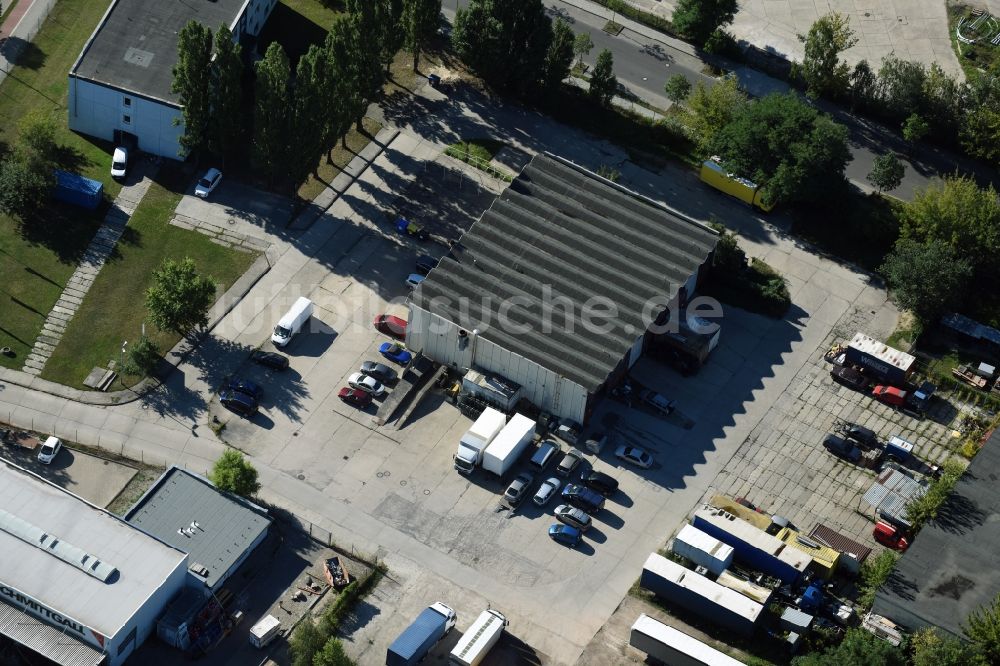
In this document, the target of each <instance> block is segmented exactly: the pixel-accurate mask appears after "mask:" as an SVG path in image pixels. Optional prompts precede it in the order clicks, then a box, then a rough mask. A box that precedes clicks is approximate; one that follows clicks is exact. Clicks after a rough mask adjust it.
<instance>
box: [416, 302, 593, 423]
mask: <svg viewBox="0 0 1000 666" xmlns="http://www.w3.org/2000/svg"><path fill="white" fill-rule="evenodd" d="M460 330H462V329H461V327H459V326H458V325H456V324H455V323H453V322H450V321H448V320H446V319H444V318H442V317H439V316H438V315H435V314H431V313H430V312H428V311H427V310H424V309H422V308H419V307H417V306H415V305H414V304H412V303H410V313H409V321H408V324H407V332H406V346H407V348H409V349H411V350H413V351H415V352H416V351H418V352H421V353H423V355H424V356H427V357H428V358H431V359H433V360H435V361H437V362H438V363H441V364H443V365H448V366H452V365H453V366H455V367H458V368H459V369H461V370H463V371H465V370H469V369H470V368H472V367H475V368H476V369H478V370H482V371H484V372H487V373H490V372H493V373H497V374H499V375H503V376H504V377H506V378H507V379H509V380H511V381H512V382H516V383H518V384H520V385H521V387H522V389H523V396H524V397H525V398H526V399H527V400H528V401H530V402H532V403H534V404H535V405H538V407H540V408H541V409H542V410H544V411H547V412H550V413H551V414H554V415H556V416H559V417H560V418H568V419H573V420H574V421H577V422H578V423H582V422H583V421H584V415H585V414H586V411H587V390H586V389H585V388H584V387H583V386H580V385H579V384H577V383H576V382H573V381H570V380H569V379H567V378H565V377H563V376H561V375H559V374H557V373H555V372H552V371H551V370H549V369H547V368H543V367H542V366H540V365H539V364H538V363H535V362H534V361H531V360H529V359H527V358H525V357H523V356H521V355H519V354H515V353H514V352H512V351H510V350H508V349H504V348H503V347H501V346H500V345H497V344H496V343H493V342H490V341H489V340H484V339H483V338H481V337H479V338H477V339H475V340H473V336H472V331H468V333H469V335H468V336H466V338H465V340H464V341H463V340H462V338H461V336H459V334H458V332H459V331H460ZM473 352H474V353H475V358H473Z"/></svg>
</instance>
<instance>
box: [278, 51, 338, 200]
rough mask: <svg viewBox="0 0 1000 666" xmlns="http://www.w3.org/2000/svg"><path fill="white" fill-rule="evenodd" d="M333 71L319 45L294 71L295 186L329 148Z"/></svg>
mask: <svg viewBox="0 0 1000 666" xmlns="http://www.w3.org/2000/svg"><path fill="white" fill-rule="evenodd" d="M330 70H331V67H330V64H329V54H328V52H327V51H326V49H324V48H322V47H320V46H317V45H316V44H312V45H310V46H309V50H308V51H306V52H305V54H303V56H302V57H301V58H299V64H298V66H297V67H296V69H295V87H294V95H293V97H294V100H293V104H292V122H291V125H292V130H293V131H292V136H294V137H295V149H294V150H290V151H289V154H288V158H289V170H290V171H291V174H292V181H293V182H296V183H298V182H301V181H302V180H304V179H305V178H306V177H307V176H308V175H309V172H310V171H312V170H313V168H314V167H315V166H316V162H317V160H319V158H320V156H321V155H322V154H323V152H324V149H325V148H326V147H327V146H328V145H330V144H329V139H330V134H329V130H328V128H327V112H328V110H327V108H326V107H327V105H329V104H330V98H329V92H330V84H331V78H330V76H331V72H330Z"/></svg>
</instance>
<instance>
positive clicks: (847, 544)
mask: <svg viewBox="0 0 1000 666" xmlns="http://www.w3.org/2000/svg"><path fill="white" fill-rule="evenodd" d="M809 537H810V538H811V539H813V540H814V541H816V542H817V543H821V544H823V545H824V546H827V547H829V548H833V549H834V550H836V551H837V552H839V553H840V560H839V564H840V567H841V568H843V569H844V570H846V571H848V572H850V573H855V574H856V573H858V572H859V571H861V563H862V562H864V561H865V560H866V559H868V556H869V555H871V552H872V549H871V547H869V546H866V545H864V544H862V543H858V542H857V541H855V540H854V539H850V538H848V537H845V536H844V535H843V534H841V533H840V532H837V531H836V530H834V529H833V528H831V527H827V526H826V525H823V524H822V523H820V524H818V525H816V527H814V528H813V530H812V532H810V533H809Z"/></svg>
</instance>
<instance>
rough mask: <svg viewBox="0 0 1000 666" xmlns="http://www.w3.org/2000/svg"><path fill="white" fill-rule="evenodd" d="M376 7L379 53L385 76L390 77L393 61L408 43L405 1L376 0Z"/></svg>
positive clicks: (380, 82)
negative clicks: (404, 23) (404, 19)
mask: <svg viewBox="0 0 1000 666" xmlns="http://www.w3.org/2000/svg"><path fill="white" fill-rule="evenodd" d="M368 1H369V2H371V0H368ZM374 6H375V9H376V12H375V20H376V21H377V23H376V25H377V27H378V39H379V53H380V55H381V57H382V62H384V63H385V76H386V77H388V76H389V68H390V66H391V65H392V60H393V58H395V57H396V53H397V52H398V51H399V49H401V48H403V43H404V42H405V41H406V33H405V32H404V31H403V0H375V2H374ZM382 83H383V81H379V85H382Z"/></svg>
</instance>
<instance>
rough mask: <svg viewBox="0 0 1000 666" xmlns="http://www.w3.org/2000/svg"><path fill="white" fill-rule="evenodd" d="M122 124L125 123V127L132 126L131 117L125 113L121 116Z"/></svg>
mask: <svg viewBox="0 0 1000 666" xmlns="http://www.w3.org/2000/svg"><path fill="white" fill-rule="evenodd" d="M122 122H123V123H125V124H126V125H131V124H132V116H130V115H129V114H127V113H125V114H122Z"/></svg>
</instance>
